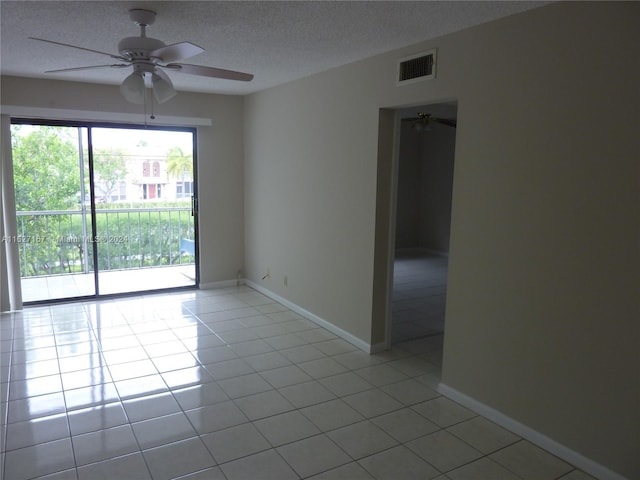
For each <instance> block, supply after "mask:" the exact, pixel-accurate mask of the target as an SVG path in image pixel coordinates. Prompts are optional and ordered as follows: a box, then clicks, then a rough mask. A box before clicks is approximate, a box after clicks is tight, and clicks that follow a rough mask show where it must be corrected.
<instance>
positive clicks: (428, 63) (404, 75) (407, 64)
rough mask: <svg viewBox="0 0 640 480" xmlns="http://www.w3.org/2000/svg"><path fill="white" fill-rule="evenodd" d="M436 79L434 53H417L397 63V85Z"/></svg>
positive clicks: (432, 51) (433, 51) (431, 51)
mask: <svg viewBox="0 0 640 480" xmlns="http://www.w3.org/2000/svg"><path fill="white" fill-rule="evenodd" d="M432 78H436V51H435V49H434V50H429V51H428V52H422V53H417V54H415V55H411V56H410V57H405V58H401V59H400V60H399V61H398V85H407V84H409V83H415V82H420V81H422V80H431V79H432Z"/></svg>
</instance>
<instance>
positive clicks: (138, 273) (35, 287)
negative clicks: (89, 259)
mask: <svg viewBox="0 0 640 480" xmlns="http://www.w3.org/2000/svg"><path fill="white" fill-rule="evenodd" d="M195 278H196V270H195V265H194V264H190V265H177V266H166V267H151V268H137V269H127V270H108V271H104V272H100V273H99V275H98V281H99V289H100V294H101V295H108V294H117V293H129V292H143V291H148V290H159V289H163V288H174V287H186V286H191V285H195ZM94 294H95V286H94V276H93V272H91V273H88V274H83V273H72V274H66V275H48V276H39V277H25V278H23V279H22V301H23V302H37V301H43V300H54V299H62V298H73V297H83V296H88V295H94Z"/></svg>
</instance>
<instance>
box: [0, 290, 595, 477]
mask: <svg viewBox="0 0 640 480" xmlns="http://www.w3.org/2000/svg"><path fill="white" fill-rule="evenodd" d="M0 334H1V337H0V338H1V341H0V353H1V355H2V357H1V360H2V361H1V363H0V365H1V368H0V373H1V378H0V380H1V382H0V385H1V393H2V397H0V399H1V400H2V401H1V402H0V406H1V408H0V411H1V414H2V415H1V418H2V435H1V437H0V439H1V440H2V447H1V451H0V460H1V462H2V464H1V465H0V468H1V470H0V472H2V474H3V475H2V478H4V479H5V480H21V479H33V478H43V479H44V478H46V479H50V480H53V479H57V480H63V479H76V480H78V479H80V480H85V479H89V480H97V479H118V480H122V479H132V480H143V479H151V478H152V479H171V478H184V479H187V478H188V479H192V480H195V479H209V480H212V479H221V480H223V479H227V480H256V479H278V480H286V479H299V478H313V479H316V480H318V479H349V480H351V479H354V480H356V479H378V480H383V479H396V480H398V479H400V480H404V479H431V478H436V479H438V480H443V479H452V480H464V479H474V480H482V479H487V480H489V479H491V480H493V479H532V478H535V479H540V480H545V479H549V480H551V479H558V478H563V479H565V480H569V479H571V480H580V479H582V480H584V479H588V478H590V477H588V476H586V475H585V474H583V473H582V472H580V471H578V470H576V469H575V468H574V467H572V466H571V465H569V464H567V463H565V462H564V461H562V460H560V459H558V458H556V457H555V456H553V455H551V454H549V453H547V452H545V451H543V450H541V449H539V448H538V447H536V446H534V445H532V444H531V443H529V442H527V441H525V440H522V439H520V438H519V437H517V436H516V435H514V434H512V433H510V432H508V431H506V430H504V429H503V428H501V427H499V426H497V425H495V424H493V423H491V422H489V421H488V420H486V419H484V418H482V417H480V416H477V415H475V414H474V413H473V412H471V411H469V410H467V409H465V408H463V407H462V406H460V405H457V404H455V403H454V402H452V401H450V400H448V399H447V398H445V397H443V396H440V395H439V394H438V393H437V391H436V390H435V388H436V386H437V383H438V381H439V378H440V369H439V367H438V365H437V364H434V363H432V362H431V359H432V356H433V355H432V354H431V353H430V352H431V351H432V350H438V349H439V348H441V345H440V343H441V337H428V338H423V339H421V340H415V341H411V342H404V343H400V344H398V345H396V346H394V348H393V349H391V350H389V351H386V352H383V353H380V354H376V355H368V354H365V353H363V352H361V351H359V350H357V349H355V348H354V347H353V346H352V345H350V344H348V343H346V342H344V341H343V340H341V339H339V338H336V337H335V336H334V335H333V334H332V333H330V332H328V331H326V330H324V329H322V328H318V327H317V326H316V325H315V324H313V323H311V322H310V321H308V320H306V319H304V318H302V317H300V316H299V315H297V314H296V313H294V312H292V311H290V310H287V309H286V308H284V307H283V306H281V305H279V304H277V303H273V302H272V301H271V300H270V299H268V298H267V297H265V296H263V295H261V294H259V293H257V292H255V291H253V290H251V289H249V288H247V287H235V288H229V289H221V290H208V291H189V292H181V293H171V294H158V295H148V296H141V297H136V298H125V299H117V300H102V301H92V302H85V303H73V304H62V305H52V306H46V307H31V308H28V309H25V310H24V311H23V312H21V313H14V314H3V315H2V317H1V319H0Z"/></svg>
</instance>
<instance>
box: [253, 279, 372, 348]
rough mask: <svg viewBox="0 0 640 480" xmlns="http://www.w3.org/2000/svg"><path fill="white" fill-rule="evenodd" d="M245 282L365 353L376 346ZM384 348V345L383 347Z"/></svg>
mask: <svg viewBox="0 0 640 480" xmlns="http://www.w3.org/2000/svg"><path fill="white" fill-rule="evenodd" d="M245 284H246V285H247V286H249V287H251V288H253V289H254V290H257V291H258V292H260V293H262V294H263V295H266V296H267V297H269V298H271V299H272V300H275V301H276V302H278V303H280V304H282V305H284V306H285V307H287V308H288V309H289V310H293V311H294V312H296V313H297V314H299V315H302V316H303V317H304V318H306V319H307V320H310V321H312V322H313V323H315V324H317V325H319V326H321V327H323V328H326V329H327V330H329V331H330V332H331V333H334V334H336V335H337V336H338V337H340V338H342V339H343V340H346V341H347V342H349V343H351V344H352V345H355V346H356V347H358V348H359V349H360V350H362V351H364V352H367V353H373V348H378V345H380V344H378V345H374V346H372V345H370V344H368V343H367V342H365V341H364V340H361V339H360V338H358V337H356V336H355V335H352V334H350V333H349V332H347V331H345V330H343V329H341V328H340V327H337V326H335V325H334V324H333V323H331V322H329V321H328V320H325V319H323V318H321V317H319V316H317V315H316V314H315V313H312V312H310V311H309V310H305V309H304V308H302V307H300V306H299V305H296V304H295V303H293V302H291V301H289V300H287V299H286V298H284V297H281V296H280V295H278V294H276V293H273V292H272V291H271V290H268V289H266V288H265V287H263V286H262V285H259V284H257V283H254V282H252V281H251V280H245ZM382 349H383V350H384V345H383V348H382Z"/></svg>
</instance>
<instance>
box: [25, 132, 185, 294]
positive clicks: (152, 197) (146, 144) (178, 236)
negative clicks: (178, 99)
mask: <svg viewBox="0 0 640 480" xmlns="http://www.w3.org/2000/svg"><path fill="white" fill-rule="evenodd" d="M12 141H13V157H14V184H15V191H16V210H17V211H16V216H17V223H18V230H19V231H18V233H19V238H18V239H17V241H19V242H20V249H19V250H20V267H21V278H22V291H23V301H25V302H38V301H47V300H57V299H63V298H76V297H85V296H95V295H108V294H120V293H130V292H142V291H149V290H158V289H166V288H176V287H188V286H194V285H197V268H196V254H197V248H196V228H197V225H196V218H195V217H194V216H193V212H192V202H193V200H192V196H194V195H195V182H194V156H195V148H194V145H195V132H194V131H193V130H191V129H152V128H132V127H127V128H124V127H121V126H111V125H108V126H105V125H100V126H98V125H79V126H78V125H73V126H71V125H62V126H61V125H42V124H38V125H32V124H28V123H26V122H16V123H14V125H12Z"/></svg>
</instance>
